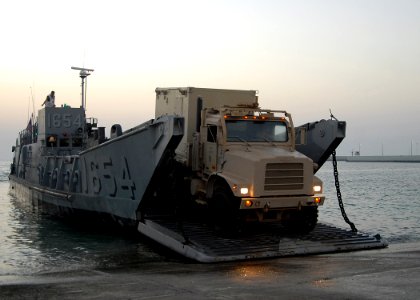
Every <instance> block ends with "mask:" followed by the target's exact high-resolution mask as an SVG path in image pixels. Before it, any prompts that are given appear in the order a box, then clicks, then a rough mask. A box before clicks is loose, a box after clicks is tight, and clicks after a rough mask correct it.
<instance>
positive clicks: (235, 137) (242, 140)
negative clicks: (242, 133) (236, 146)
mask: <svg viewBox="0 0 420 300" xmlns="http://www.w3.org/2000/svg"><path fill="white" fill-rule="evenodd" d="M232 138H234V139H238V140H240V141H241V142H244V143H245V144H246V145H247V146H251V145H250V144H249V143H248V142H247V141H246V140H244V139H243V138H241V137H239V136H236V135H235V136H229V137H228V139H232Z"/></svg>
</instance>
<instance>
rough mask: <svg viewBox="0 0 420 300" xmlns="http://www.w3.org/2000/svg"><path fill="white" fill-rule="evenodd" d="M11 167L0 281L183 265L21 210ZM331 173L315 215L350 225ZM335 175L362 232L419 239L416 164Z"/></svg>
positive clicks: (2, 191)
mask: <svg viewBox="0 0 420 300" xmlns="http://www.w3.org/2000/svg"><path fill="white" fill-rule="evenodd" d="M8 169H9V163H3V164H0V230H1V235H0V276H2V275H25V274H34V273H43V272H56V271H66V270H80V269H92V268H111V267H112V268H115V267H120V266H135V267H136V268H146V267H147V266H146V263H153V262H161V261H172V262H181V263H182V264H185V263H186V262H188V261H186V260H183V259H181V258H179V256H177V255H175V254H173V253H172V252H170V251H168V250H165V249H163V248H162V247H160V246H158V245H156V244H155V243H153V242H150V241H149V240H148V239H146V238H143V237H141V236H140V235H139V234H128V233H123V232H116V231H109V228H99V227H96V228H91V226H92V225H89V226H88V225H86V224H74V223H73V224H69V223H67V222H63V220H58V219H54V218H51V217H49V216H45V215H43V214H42V213H41V212H39V211H37V210H36V209H34V208H33V207H31V206H24V205H22V204H21V202H20V201H17V199H14V198H13V197H11V196H9V195H8V186H9V182H8V179H7V175H8ZM332 174H333V173H332V166H331V163H329V162H327V163H326V165H325V166H324V167H323V168H322V170H320V171H319V172H318V174H317V175H318V176H319V177H320V178H321V179H322V180H323V181H324V190H325V194H326V196H327V200H326V202H325V204H324V206H323V207H321V209H320V217H319V218H320V220H321V221H323V222H327V223H331V224H335V225H337V226H340V227H348V225H347V224H345V223H344V221H343V219H342V217H341V214H340V210H339V207H338V204H337V200H336V194H335V186H334V178H333V175H332ZM339 176H340V181H341V192H342V194H343V200H344V202H345V207H346V211H347V214H348V216H349V218H350V220H351V221H353V222H354V223H355V224H356V226H357V227H358V229H359V230H361V231H365V232H369V233H380V234H381V235H382V236H383V237H385V238H386V239H387V240H388V241H389V242H390V243H397V242H413V241H419V240H420V222H419V221H420V220H419V215H420V195H419V191H420V187H419V184H418V183H419V182H420V164H415V163H411V164H403V163H344V162H343V163H342V162H339ZM195 266H197V265H195ZM186 268H187V271H188V272H189V271H191V266H190V267H188V266H187V267H186ZM194 268H195V267H194ZM210 269H211V268H210ZM230 272H231V275H232V277H233V278H237V279H238V280H241V279H246V278H250V279H252V278H260V279H261V278H271V279H272V278H278V277H279V276H285V274H283V273H282V270H280V269H278V268H277V269H275V270H274V269H270V268H269V267H268V266H267V265H266V266H265V267H262V266H261V265H258V264H246V263H241V264H234V267H232V269H231V270H230ZM267 275H269V276H267ZM320 278H322V276H320ZM314 284H315V285H325V284H327V283H326V282H322V281H320V282H315V283H314Z"/></svg>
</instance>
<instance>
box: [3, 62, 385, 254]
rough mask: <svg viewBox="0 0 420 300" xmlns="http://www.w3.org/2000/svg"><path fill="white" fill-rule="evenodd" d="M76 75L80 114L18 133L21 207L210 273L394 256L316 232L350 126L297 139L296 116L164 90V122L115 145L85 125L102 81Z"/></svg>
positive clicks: (221, 95)
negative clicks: (298, 261)
mask: <svg viewBox="0 0 420 300" xmlns="http://www.w3.org/2000/svg"><path fill="white" fill-rule="evenodd" d="M72 69H76V70H80V77H81V78H82V85H81V86H82V104H81V106H80V107H78V108H72V107H69V106H62V107H45V108H42V109H41V110H39V112H38V118H37V120H36V122H34V124H32V123H31V126H28V127H27V128H26V129H25V130H23V131H21V132H20V133H19V136H18V139H17V142H16V145H15V146H14V147H13V151H14V157H13V162H12V165H11V173H10V176H9V178H10V188H11V189H10V190H11V193H12V194H14V195H15V196H16V197H18V198H20V199H26V200H29V201H31V202H32V203H34V204H35V205H40V206H43V207H44V206H47V207H49V208H53V209H54V211H55V212H56V213H58V214H60V215H78V214H79V213H83V214H84V215H86V214H88V215H89V216H90V217H91V218H100V219H108V220H111V221H112V222H116V223H119V224H121V225H124V226H131V227H135V228H137V229H138V231H139V232H141V233H142V234H144V235H146V236H148V237H150V238H152V239H153V240H155V241H157V242H159V243H161V244H163V245H165V246H167V247H169V248H171V249H173V250H175V251H177V252H179V253H181V254H183V255H185V256H187V257H190V258H193V259H196V260H198V261H203V262H214V261H226V260H238V259H249V258H259V257H272V256H282V255H291V254H304V253H320V252H330V251H338V250H352V249H365V248H375V247H383V246H385V245H386V242H384V241H383V240H382V239H380V238H378V237H371V236H369V235H364V234H360V233H355V232H353V233H351V232H347V231H345V230H342V229H334V228H333V227H330V226H326V225H322V224H320V225H317V217H318V208H319V207H320V206H322V205H323V203H324V201H325V196H324V194H323V184H322V182H321V180H320V179H319V178H317V177H316V176H315V173H316V171H317V170H319V168H321V167H322V165H323V164H324V162H325V161H326V160H327V158H328V157H329V156H330V154H331V153H332V152H333V151H334V150H335V149H336V148H337V146H338V145H339V144H340V142H341V141H342V139H343V138H344V136H345V127H346V124H345V122H340V121H337V120H333V119H331V120H327V121H326V120H321V121H319V122H313V123H308V124H305V125H303V126H300V127H294V125H293V120H292V117H291V115H290V114H289V113H288V112H286V111H282V110H271V109H262V108H260V106H259V103H258V96H257V92H256V91H253V90H249V91H244V90H222V89H207V88H194V87H186V88H157V89H156V114H155V118H154V119H151V120H149V121H147V122H145V123H143V124H140V125H138V126H136V127H134V128H131V129H129V130H126V131H123V130H122V127H121V126H120V125H119V124H114V125H112V127H111V129H110V135H109V138H107V137H106V136H105V128H104V127H99V126H98V121H97V119H96V118H87V117H86V114H85V106H86V95H85V92H86V81H85V79H86V77H87V76H89V75H90V74H91V73H92V72H93V69H85V68H77V67H72ZM328 232H329V235H328V237H327V238H325V237H324V238H320V236H323V235H325V233H328ZM290 234H292V236H294V238H295V239H296V237H297V236H298V237H299V239H301V238H302V237H306V239H307V240H308V243H307V244H302V243H300V244H299V243H296V242H295V241H293V240H290ZM227 235H229V236H228V237H227ZM343 236H345V239H344V241H343ZM284 239H286V240H287V241H288V242H287V243H285V242H284ZM313 239H315V241H316V242H314V240H313ZM320 241H321V242H322V243H327V244H328V246H326V245H327V244H322V245H319V243H320ZM349 241H350V242H349ZM285 247H286V248H285Z"/></svg>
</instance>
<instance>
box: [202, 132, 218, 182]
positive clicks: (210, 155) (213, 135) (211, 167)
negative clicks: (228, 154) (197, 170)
mask: <svg viewBox="0 0 420 300" xmlns="http://www.w3.org/2000/svg"><path fill="white" fill-rule="evenodd" d="M217 130H218V129H217V126H216V125H207V139H206V140H205V142H204V151H203V152H204V153H203V154H204V157H203V160H204V173H206V174H211V173H213V172H216V170H217Z"/></svg>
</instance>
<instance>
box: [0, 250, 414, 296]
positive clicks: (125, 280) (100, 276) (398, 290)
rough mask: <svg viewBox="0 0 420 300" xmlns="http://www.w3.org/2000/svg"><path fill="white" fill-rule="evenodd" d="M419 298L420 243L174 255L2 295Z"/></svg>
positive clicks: (16, 286) (26, 279)
mask: <svg viewBox="0 0 420 300" xmlns="http://www.w3.org/2000/svg"><path fill="white" fill-rule="evenodd" d="M256 297H259V298H264V300H266V299H311V300H313V299H397V298H400V299H419V297H420V243H410V244H408V243H406V244H398V245H390V246H389V247H388V248H386V249H380V250H364V251H356V252H347V253H338V254H324V255H312V256H301V257H285V258H277V259H267V260H257V261H247V262H229V263H216V264H200V263H195V262H191V261H187V260H185V259H181V258H179V259H178V258H174V257H170V258H169V259H168V260H167V261H153V262H150V263H147V262H146V263H144V262H143V263H141V264H139V263H133V264H124V265H121V266H117V267H113V268H107V269H99V268H96V269H80V270H76V271H67V272H54V273H47V272H43V273H41V274H36V275H29V276H19V277H13V276H1V277H0V298H1V299H56V298H59V299H198V298H208V299H255V298H256Z"/></svg>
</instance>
